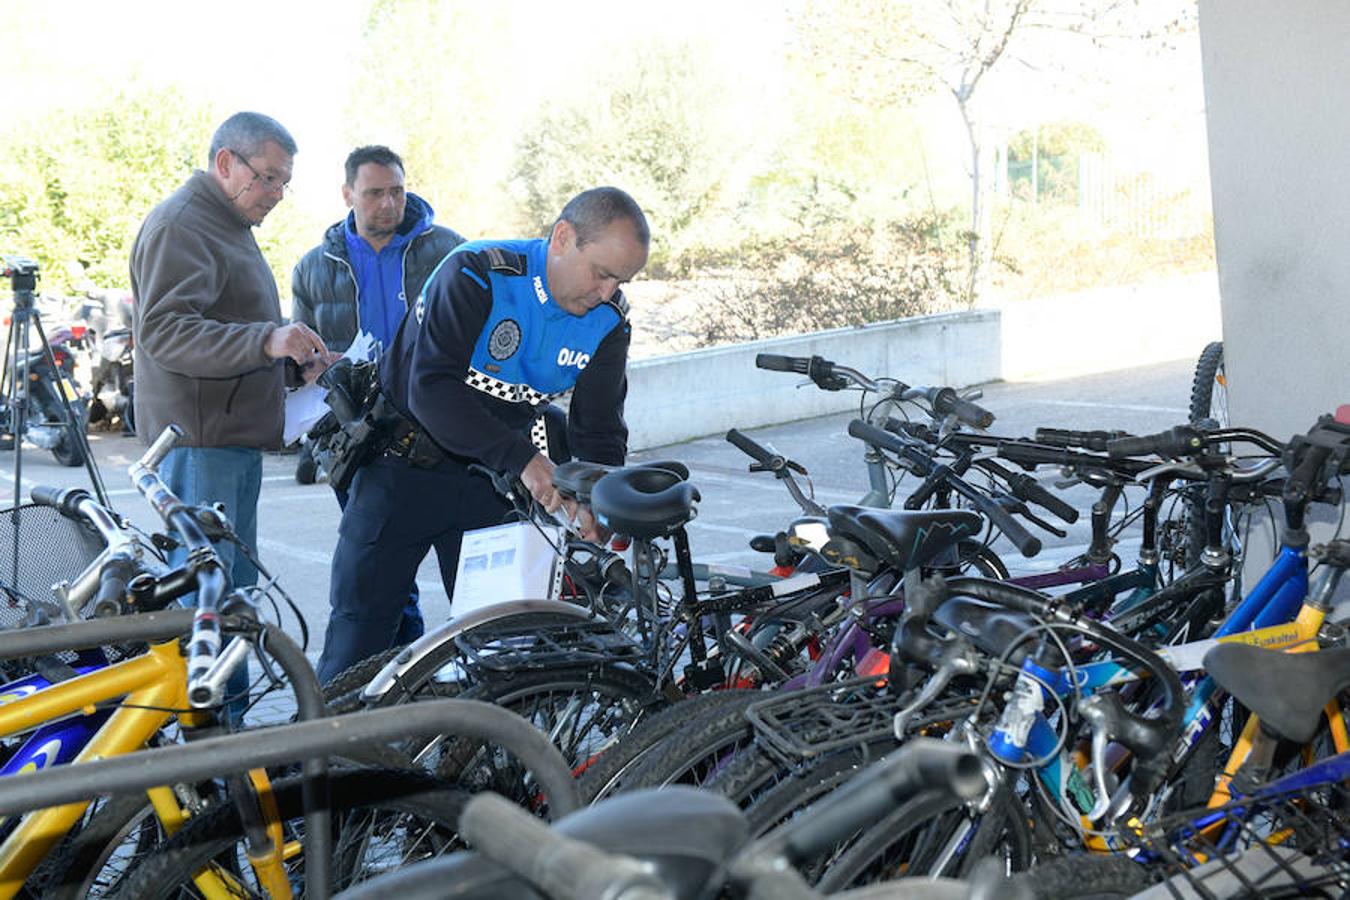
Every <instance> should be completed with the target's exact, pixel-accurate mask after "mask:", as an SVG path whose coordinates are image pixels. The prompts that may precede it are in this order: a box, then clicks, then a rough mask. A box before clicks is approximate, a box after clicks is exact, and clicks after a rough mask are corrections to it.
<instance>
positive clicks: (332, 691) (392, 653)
mask: <svg viewBox="0 0 1350 900" xmlns="http://www.w3.org/2000/svg"><path fill="white" fill-rule="evenodd" d="M404 649H405V648H404V647H391V648H389V649H388V650H385V651H384V652H382V653H376V654H374V655H372V656H367V657H366V658H365V659H363V660H361V661H360V662H357V663H353V664H352V665H350V666H348V667H347V668H345V669H343V670H342V671H341V672H339V673H338V675H337V677H336V678H334V679H333V680H332V681H330V682H328V683H327V684H325V685H324V686H323V699H324V702H325V703H327V704H328V709H329V711H330V712H333V713H335V714H337V715H342V714H344V713H349V712H355V711H356V710H358V709H360V708H361V706H362V703H361V690H362V688H364V687H365V686H366V685H368V684H370V680H371V679H372V678H374V677H375V676H376V675H377V674H379V672H380V670H381V669H383V668H384V667H385V666H387V665H389V663H390V662H391V661H392V660H393V659H394V657H396V656H398V655H399V654H400V653H402V652H403V651H404Z"/></svg>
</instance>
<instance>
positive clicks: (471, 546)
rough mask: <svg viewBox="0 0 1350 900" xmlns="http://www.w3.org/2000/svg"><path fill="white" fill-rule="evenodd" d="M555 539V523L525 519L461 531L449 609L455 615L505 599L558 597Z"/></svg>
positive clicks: (559, 564) (559, 562) (559, 568)
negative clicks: (538, 523)
mask: <svg viewBox="0 0 1350 900" xmlns="http://www.w3.org/2000/svg"><path fill="white" fill-rule="evenodd" d="M559 540H560V535H559V529H556V528H540V527H539V526H536V525H535V524H533V523H530V522H513V523H511V524H509V525H495V526H493V527H491V528H479V529H475V530H474V531H466V532H465V533H464V543H463V544H462V545H461V547H460V551H459V565H458V567H457V568H456V570H455V594H454V599H453V601H452V604H451V607H450V608H451V613H452V615H454V616H455V617H456V618H458V617H459V616H462V615H465V614H466V613H469V612H472V611H473V610H475V609H479V608H481V607H484V606H491V605H492V604H494V603H502V602H505V601H508V600H538V599H549V600H556V599H558V596H559V594H560V592H561V590H562V569H563V567H562V560H561V559H560V558H559V557H558V554H557V552H556V551H555V550H554V547H555V546H556V545H557V544H558V542H559Z"/></svg>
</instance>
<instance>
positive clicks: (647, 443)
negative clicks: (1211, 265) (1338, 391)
mask: <svg viewBox="0 0 1350 900" xmlns="http://www.w3.org/2000/svg"><path fill="white" fill-rule="evenodd" d="M1219 313H1220V309H1219V290H1218V280H1217V278H1216V276H1215V274H1214V273H1213V272H1208V273H1198V274H1194V275H1184V276H1179V277H1176V278H1170V279H1166V280H1163V281H1158V282H1154V283H1150V284H1142V285H1124V286H1120V287H1111V288H1102V289H1098V290H1094V291H1086V292H1083V293H1077V294H1069V295H1063V296H1057V297H1047V298H1043V299H1038V300H1026V301H1020V302H1016V303H1010V304H1008V305H1007V306H1006V307H1005V308H1004V309H1003V310H1002V311H1000V310H993V309H982V310H973V311H970V312H958V313H944V314H942V315H936V316H923V317H920V318H914V319H901V320H898V321H894V322H879V323H877V324H874V325H866V326H863V327H861V328H838V329H835V330H833V331H820V332H816V333H814V334H808V335H801V336H799V337H789V338H775V339H773V340H767V341H757V342H754V343H750V344H734V345H731V346H727V347H715V348H712V349H708V350H695V351H692V352H689V353H677V354H673V355H671V356H662V357H655V358H651V359H643V360H638V361H636V362H633V363H630V364H629V377H628V382H629V386H628V404H627V419H628V427H629V446H630V447H631V448H632V449H634V450H642V449H646V448H648V447H659V446H662V445H665V444H673V443H678V442H680V441H685V440H690V439H692V438H696V437H703V436H705V435H710V434H721V433H724V432H725V431H726V430H727V429H728V428H755V427H758V426H762V425H775V424H778V423H781V422H791V421H793V420H796V419H806V418H811V417H813V416H821V415H827V414H829V413H836V412H843V411H845V410H849V409H853V408H856V407H857V403H858V395H857V394H856V393H850V392H838V393H829V392H826V391H821V390H818V389H816V388H815V387H810V388H799V387H798V385H799V384H801V382H802V381H803V379H802V378H799V377H794V376H792V375H789V374H786V373H783V372H766V371H763V370H761V369H757V368H755V355H756V354H757V353H780V354H783V355H785V356H811V355H820V356H824V357H826V358H827V359H831V360H834V361H835V362H838V363H841V364H843V365H848V366H852V367H853V368H855V369H857V370H859V371H860V372H862V373H864V374H866V375H871V376H878V375H883V376H889V377H893V378H899V379H902V380H903V381H905V382H906V383H908V384H911V385H951V386H953V387H966V386H968V385H972V384H982V383H984V382H988V381H999V380H1009V381H1022V380H1028V379H1036V378H1063V377H1069V376H1071V375H1082V374H1087V373H1090V372H1105V371H1110V370H1112V369H1122V368H1129V367H1132V366H1142V365H1148V364H1150V363H1156V362H1165V361H1167V360H1172V359H1187V358H1194V357H1196V356H1198V355H1199V353H1200V350H1201V349H1202V348H1203V347H1204V346H1205V344H1207V343H1208V342H1210V341H1214V340H1219V339H1220V338H1221V335H1222V327H1221V324H1220V314H1219Z"/></svg>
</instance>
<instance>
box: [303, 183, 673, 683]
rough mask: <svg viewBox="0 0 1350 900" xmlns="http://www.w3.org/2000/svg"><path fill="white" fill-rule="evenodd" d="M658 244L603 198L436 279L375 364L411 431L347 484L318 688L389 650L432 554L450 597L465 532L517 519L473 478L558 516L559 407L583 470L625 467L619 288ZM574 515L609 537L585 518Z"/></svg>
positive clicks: (602, 192) (463, 254)
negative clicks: (555, 407) (550, 434)
mask: <svg viewBox="0 0 1350 900" xmlns="http://www.w3.org/2000/svg"><path fill="white" fill-rule="evenodd" d="M649 242H650V232H649V230H648V227H647V220H646V217H645V216H644V215H643V213H642V210H641V209H640V208H639V207H638V205H637V203H636V202H634V200H633V198H632V197H630V196H628V194H626V193H625V192H623V191H621V190H619V189H618V188H612V187H601V188H594V189H592V190H589V191H585V192H583V193H581V194H579V195H577V196H576V197H574V198H573V199H572V200H571V201H569V202H568V203H567V205H566V206H565V207H563V211H562V213H561V215H560V216H559V217H558V220H557V222H555V223H554V225H553V229H552V231H551V232H550V234H549V236H548V238H546V239H537V240H506V241H473V242H470V243H467V244H462V245H460V246H459V247H458V248H456V250H455V251H454V252H453V253H451V254H450V255H449V256H447V257H445V258H444V259H443V260H442V261H441V263H440V265H439V266H438V267H437V269H436V270H435V271H434V272H433V273H432V275H431V277H430V278H429V279H428V280H427V284H426V287H425V288H424V289H423V292H422V295H421V296H420V297H419V298H418V299H417V302H416V304H415V305H414V308H413V314H412V315H409V316H407V317H406V318H405V319H404V320H403V323H402V325H401V326H400V327H399V330H398V333H397V335H396V336H395V338H394V342H393V344H392V346H391V347H390V348H389V349H388V351H386V353H385V355H384V357H383V358H382V360H381V362H380V370H381V372H380V380H381V386H382V388H383V391H384V399H385V402H386V404H387V405H388V406H390V407H392V408H393V410H394V411H395V413H396V415H397V417H398V418H400V419H401V421H400V422H399V425H398V426H397V427H396V428H394V429H393V431H392V433H391V434H390V435H389V438H388V439H387V442H386V447H385V449H384V450H383V452H382V453H381V455H379V456H378V457H376V458H375V459H374V460H373V461H372V462H371V463H369V464H367V465H366V466H364V467H363V468H362V469H361V470H360V471H359V472H358V473H357V475H356V477H355V479H354V480H353V481H352V486H351V497H350V500H349V502H348V504H347V509H346V511H345V512H344V514H343V517H342V524H341V526H340V528H339V539H338V545H337V549H336V550H335V551H334V555H333V570H332V587H331V590H330V595H329V603H330V605H331V606H332V614H331V616H330V617H329V620H328V632H327V636H326V638H325V640H324V648H323V655H322V657H321V658H320V660H319V678H320V680H321V681H323V682H328V681H330V680H332V679H333V678H334V677H336V676H337V675H338V674H339V673H341V672H342V671H343V670H344V669H346V668H347V667H348V666H350V665H352V664H353V663H356V662H358V661H360V660H362V659H364V658H365V657H367V656H369V655H371V654H374V653H378V652H380V651H382V650H385V649H387V648H389V647H390V646H392V645H393V640H394V635H395V631H396V630H397V627H398V622H399V618H400V615H401V611H402V608H403V605H404V603H405V602H406V599H407V585H408V582H409V581H410V580H411V579H412V578H413V576H414V574H415V573H416V571H417V567H418V566H419V565H420V564H421V561H422V559H423V558H424V557H425V556H426V553H427V550H428V549H429V548H431V547H435V548H436V556H437V560H438V562H439V564H440V569H441V578H442V580H443V581H444V584H445V589H446V592H447V593H448V594H449V595H450V596H453V595H454V580H455V570H456V566H457V563H458V560H459V547H460V539H461V537H462V536H463V533H464V532H465V531H467V530H471V529H474V528H484V527H487V526H491V525H497V524H500V523H501V522H502V521H503V520H504V518H505V517H506V515H507V514H508V512H509V508H508V506H507V504H506V503H505V501H504V500H502V499H501V498H500V497H498V496H497V494H496V493H495V492H494V490H493V488H492V485H491V483H490V482H489V481H488V480H487V479H486V478H485V477H483V476H481V475H477V474H474V473H471V472H470V471H469V469H468V466H469V465H470V464H473V463H478V464H481V465H484V466H487V467H490V468H493V469H496V470H499V471H503V472H510V473H512V474H515V475H518V476H519V477H520V480H521V481H522V483H523V484H524V485H525V487H526V488H527V489H528V490H529V491H530V493H531V494H532V495H533V496H534V498H535V499H536V500H537V501H539V503H541V504H542V505H543V506H544V507H545V508H547V509H549V510H550V511H552V510H555V509H557V508H558V507H559V505H560V504H561V499H560V497H559V495H558V493H557V491H556V490H555V489H554V487H553V482H552V474H553V463H552V462H550V461H549V459H548V457H547V456H546V455H545V454H544V452H541V449H540V448H541V447H544V446H546V444H545V443H544V434H543V433H544V421H543V419H542V417H540V416H539V410H540V409H541V408H542V407H543V406H544V404H546V403H547V402H548V400H549V399H550V398H553V397H556V396H558V395H560V394H562V393H564V392H566V391H568V390H569V389H571V390H573V394H572V403H571V408H570V410H569V416H568V423H567V442H568V445H569V448H570V451H571V452H572V453H573V454H574V455H576V456H577V457H579V458H581V459H585V460H589V461H592V462H600V463H608V464H613V465H618V464H622V462H623V460H624V454H625V452H626V449H627V439H628V429H627V426H626V425H625V424H624V421H623V401H624V396H625V394H626V393H627V380H626V376H625V369H626V366H627V361H628V344H629V334H630V330H629V325H628V322H627V318H626V314H627V304H626V301H625V300H624V298H623V295H622V293H621V292H620V291H619V286H620V285H622V284H623V283H624V282H626V281H628V280H630V279H632V278H633V276H635V275H636V274H637V273H638V272H640V271H641V270H642V267H643V266H645V265H646V263H647V247H648V243H649ZM577 515H578V516H579V518H580V521H581V524H582V528H583V533H589V536H591V537H598V536H599V528H598V527H597V526H596V523H595V521H594V519H593V518H592V517H591V515H590V513H589V511H588V510H585V509H582V510H578V511H577Z"/></svg>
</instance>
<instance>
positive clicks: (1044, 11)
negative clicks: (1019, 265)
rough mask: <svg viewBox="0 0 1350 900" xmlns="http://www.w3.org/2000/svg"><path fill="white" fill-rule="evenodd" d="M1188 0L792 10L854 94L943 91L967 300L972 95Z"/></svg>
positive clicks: (975, 245) (978, 115)
mask: <svg viewBox="0 0 1350 900" xmlns="http://www.w3.org/2000/svg"><path fill="white" fill-rule="evenodd" d="M1193 8H1194V2H1193V0H1168V2H1158V0H1148V2H1144V0H921V2H918V3H913V4H911V3H901V2H897V0H863V2H860V3H859V4H835V3H830V2H828V0H810V2H808V3H807V4H806V5H805V6H804V7H803V12H802V14H801V17H800V20H799V29H798V31H799V33H800V34H801V35H802V36H803V37H802V41H803V43H804V44H805V45H806V47H807V52H808V54H814V55H815V56H816V57H817V58H818V59H821V60H828V61H829V64H828V68H829V69H831V70H833V72H834V73H835V75H836V76H838V75H842V76H843V77H842V79H841V80H842V81H843V82H845V83H847V84H850V85H852V86H853V90H852V93H853V98H852V99H854V100H855V101H861V102H864V103H896V102H909V101H910V100H912V99H913V98H914V97H915V96H917V95H920V94H925V93H933V92H940V93H942V94H945V95H947V96H949V97H951V99H952V101H953V102H954V103H955V104H956V107H957V111H958V113H959V115H960V118H961V123H962V126H963V127H964V130H965V136H966V142H967V147H968V154H969V155H968V158H967V165H968V174H969V178H970V194H969V198H970V201H969V203H970V206H969V217H968V220H967V221H968V223H969V231H968V232H967V234H966V247H967V265H968V268H969V271H968V272H967V276H966V284H965V293H966V296H967V300H968V301H973V299H974V297H975V296H976V294H977V292H978V289H979V287H980V284H981V279H982V276H983V272H984V270H985V265H986V263H987V260H988V254H989V241H988V239H987V238H988V235H989V222H988V214H987V208H986V203H985V197H986V184H985V182H986V179H985V173H986V168H987V163H986V156H987V153H986V142H985V127H984V117H983V116H982V110H981V109H980V106H979V104H978V102H977V98H978V97H979V96H981V95H982V94H983V93H984V91H982V90H981V89H982V87H983V86H984V85H985V84H987V83H988V82H989V81H990V79H992V78H994V77H997V75H998V74H999V72H1000V71H1001V70H1002V69H1005V68H1009V67H1010V66H1012V65H1014V64H1016V65H1021V66H1023V67H1025V68H1027V69H1030V70H1033V71H1039V72H1044V73H1047V75H1048V74H1049V72H1050V70H1053V69H1054V68H1055V63H1054V59H1055V56H1056V54H1057V52H1062V51H1063V50H1064V49H1065V47H1066V45H1065V42H1077V43H1084V42H1086V44H1085V46H1090V45H1098V46H1101V45H1105V44H1108V43H1110V42H1113V41H1118V40H1133V41H1138V40H1140V39H1143V40H1155V39H1158V38H1160V37H1162V36H1165V35H1167V34H1169V33H1171V32H1173V31H1175V30H1176V29H1177V28H1178V27H1179V26H1182V25H1183V24H1184V23H1185V21H1186V20H1187V19H1188V18H1191V17H1193Z"/></svg>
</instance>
